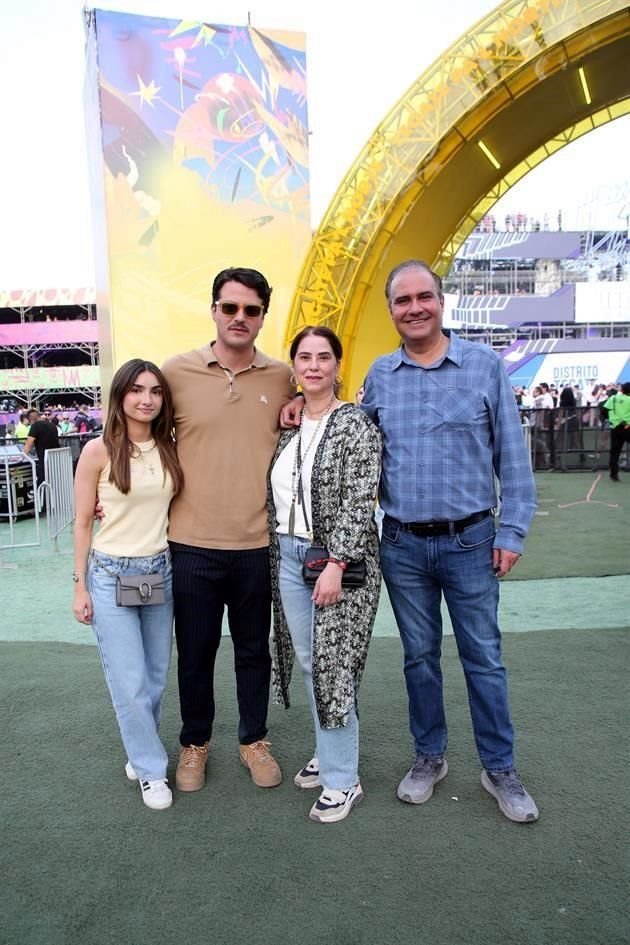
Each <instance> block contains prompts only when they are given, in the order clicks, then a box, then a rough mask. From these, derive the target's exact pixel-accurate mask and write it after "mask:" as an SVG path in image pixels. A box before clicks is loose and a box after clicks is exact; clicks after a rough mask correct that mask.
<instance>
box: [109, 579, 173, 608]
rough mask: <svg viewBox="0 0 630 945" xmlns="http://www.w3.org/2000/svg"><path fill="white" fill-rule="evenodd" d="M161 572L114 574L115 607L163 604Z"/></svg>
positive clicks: (163, 592) (164, 596)
mask: <svg viewBox="0 0 630 945" xmlns="http://www.w3.org/2000/svg"><path fill="white" fill-rule="evenodd" d="M165 603H166V594H165V590H164V575H163V574H125V575H120V574H119V575H117V576H116V606H117V607H138V606H142V607H149V606H150V605H151V604H165Z"/></svg>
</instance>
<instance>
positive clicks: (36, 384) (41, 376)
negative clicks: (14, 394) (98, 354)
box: [0, 364, 101, 393]
mask: <svg viewBox="0 0 630 945" xmlns="http://www.w3.org/2000/svg"><path fill="white" fill-rule="evenodd" d="M100 383H101V376H100V370H99V368H98V366H96V365H90V364H83V365H79V366H74V367H52V368H11V370H9V371H0V392H2V393H5V392H7V391H13V390H15V391H23V390H72V389H73V388H77V387H83V388H90V387H98V386H99V385H100Z"/></svg>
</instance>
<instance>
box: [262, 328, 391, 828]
mask: <svg viewBox="0 0 630 945" xmlns="http://www.w3.org/2000/svg"><path fill="white" fill-rule="evenodd" d="M341 356H342V347H341V342H340V341H339V339H338V338H337V336H336V335H335V334H334V332H332V331H331V330H330V329H328V328H323V327H307V328H304V329H303V330H302V331H301V332H300V334H299V335H298V336H297V337H296V338H295V339H294V341H293V344H292V345H291V360H292V362H293V369H294V372H295V377H296V381H297V383H298V384H299V385H300V386H301V388H302V391H303V393H304V400H305V403H304V409H303V411H302V416H301V421H300V426H299V427H296V428H293V429H291V430H286V431H284V432H283V433H282V435H281V437H280V441H279V443H278V448H277V450H276V454H275V456H274V459H273V462H272V465H271V471H270V479H269V522H270V533H271V572H272V587H273V598H274V638H273V645H272V654H273V664H274V685H275V689H276V695H277V697H278V698H279V700H280V701H281V702H283V703H284V705H285V706H287V707H288V706H289V682H290V679H291V671H292V667H293V661H294V658H297V661H298V664H299V666H300V669H301V671H302V675H303V678H304V682H305V685H306V691H307V695H308V700H309V704H310V707H311V713H312V715H313V721H314V724H315V735H316V752H315V756H314V757H313V758H312V759H311V760H310V761H309V762H308V763H307V764H306V765H305V766H304V768H302V770H301V771H299V772H298V774H297V775H296V776H295V779H294V780H295V783H296V784H297V785H298V787H302V788H314V787H320V786H321V788H322V793H321V795H320V797H319V799H318V800H317V801H316V803H315V804H314V805H313V807H312V808H311V812H310V815H309V816H310V817H311V819H312V820H317V821H320V822H323V823H331V822H334V821H337V820H342V819H343V818H344V817H347V815H348V814H349V813H350V811H351V809H352V807H353V806H354V805H355V804H357V803H358V802H359V801H360V800H361V799H362V797H363V792H362V790H361V785H360V783H359V775H358V763H359V722H358V717H357V711H356V699H357V690H358V688H359V683H360V680H361V676H362V673H363V669H364V666H365V661H366V657H367V650H368V645H369V641H370V636H371V633H372V627H373V625H374V618H375V616H376V610H377V607H378V599H379V591H380V585H381V572H380V568H379V558H378V536H377V531H376V526H375V523H374V506H375V502H376V493H377V487H378V479H379V474H380V463H381V437H380V433H379V431H378V430H377V429H376V427H375V426H374V425H373V423H372V422H371V421H370V420H369V419H368V417H367V416H366V415H365V414H364V413H363V412H362V411H361V410H360V409H359V408H357V407H355V406H354V405H352V404H348V403H343V402H342V401H340V400H339V399H338V398H337V396H336V390H337V375H338V370H339V363H340V361H341ZM311 544H315V545H324V546H325V547H326V549H327V550H328V557H327V558H326V559H325V560H326V564H325V567H324V569H323V571H322V573H321V574H320V576H319V578H318V579H317V583H316V584H315V587H314V588H313V587H312V586H309V585H307V584H306V583H305V582H304V579H303V574H302V567H303V562H304V556H305V554H306V551H307V549H308V548H309V546H310V545H311ZM355 561H365V565H366V571H367V576H366V580H365V583H364V584H363V585H362V586H360V587H346V586H343V587H342V577H343V574H344V571H345V570H346V568H347V565H348V564H349V563H350V562H355Z"/></svg>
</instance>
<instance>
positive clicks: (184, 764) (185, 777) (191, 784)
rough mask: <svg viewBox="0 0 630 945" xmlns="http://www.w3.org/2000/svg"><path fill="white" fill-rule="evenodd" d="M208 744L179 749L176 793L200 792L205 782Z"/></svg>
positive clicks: (184, 746)
mask: <svg viewBox="0 0 630 945" xmlns="http://www.w3.org/2000/svg"><path fill="white" fill-rule="evenodd" d="M207 761H208V742H205V743H204V744H203V745H182V746H181V747H180V749H179V764H178V765H177V771H176V772H175V785H176V787H177V790H178V791H200V790H201V788H202V787H203V786H204V784H205V782H206V762H207Z"/></svg>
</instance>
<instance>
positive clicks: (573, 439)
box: [521, 406, 610, 472]
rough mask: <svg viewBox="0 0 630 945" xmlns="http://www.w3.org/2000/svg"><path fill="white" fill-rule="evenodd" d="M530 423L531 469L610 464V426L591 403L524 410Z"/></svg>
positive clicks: (589, 467)
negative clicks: (589, 405)
mask: <svg viewBox="0 0 630 945" xmlns="http://www.w3.org/2000/svg"><path fill="white" fill-rule="evenodd" d="M521 419H522V422H523V425H525V422H527V423H528V425H529V437H530V443H529V445H530V456H531V463H532V469H534V470H539V471H541V472H542V471H544V470H548V471H551V470H557V471H558V472H578V471H580V470H590V471H596V470H598V469H607V468H608V457H609V452H610V429H609V427H608V424H607V423H606V422H603V421H602V419H601V418H600V416H599V411H597V413H596V412H595V409H594V408H592V407H581V406H580V407H578V406H576V407H554V408H553V410H552V409H548V408H531V409H526V410H521Z"/></svg>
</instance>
